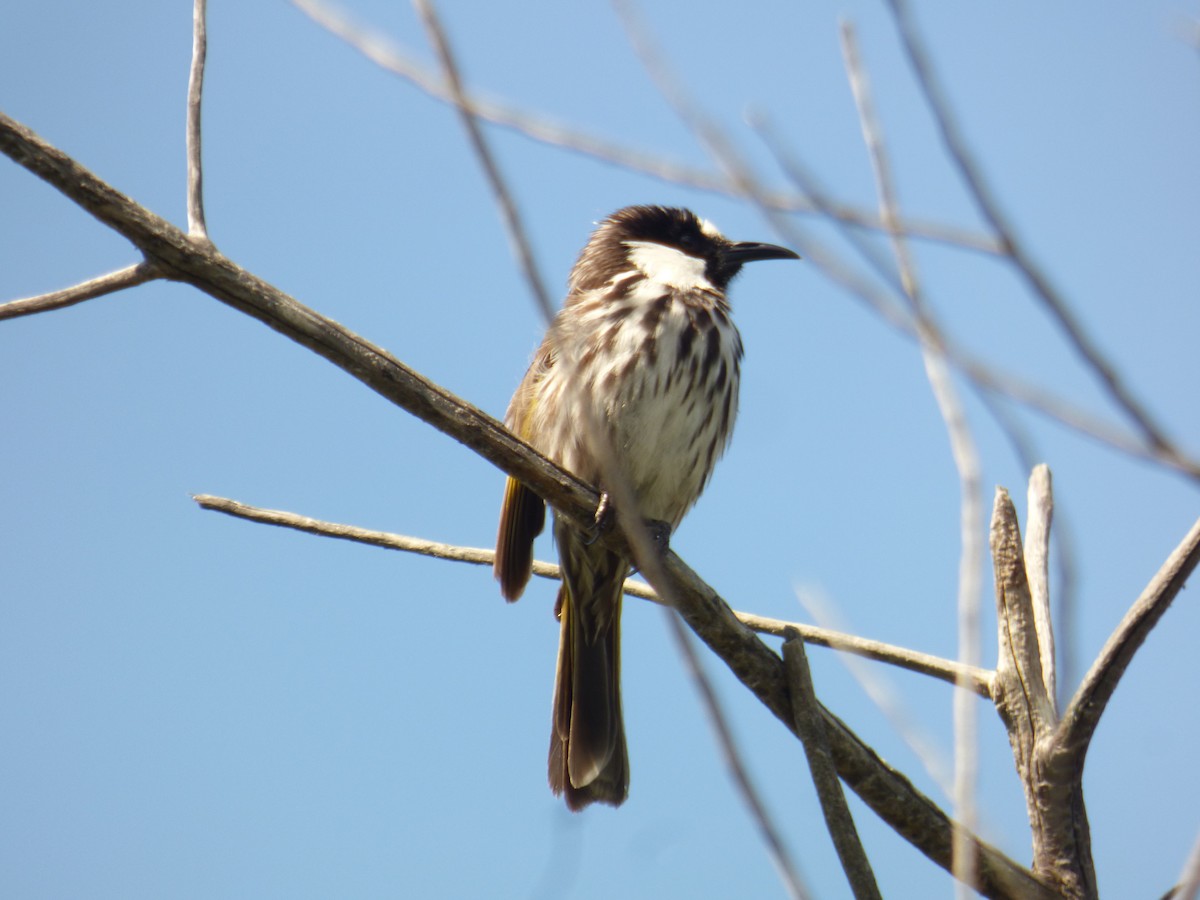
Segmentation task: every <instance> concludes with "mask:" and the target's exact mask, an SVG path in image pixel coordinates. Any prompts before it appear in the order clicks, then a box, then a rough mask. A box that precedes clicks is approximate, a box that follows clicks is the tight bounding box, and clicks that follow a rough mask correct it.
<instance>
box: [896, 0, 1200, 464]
mask: <svg viewBox="0 0 1200 900" xmlns="http://www.w3.org/2000/svg"><path fill="white" fill-rule="evenodd" d="M888 5H889V6H890V7H891V10H892V16H893V18H894V20H895V22H896V29H897V31H898V32H899V34H900V40H901V43H902V45H903V47H904V51H905V54H906V55H907V57H908V61H909V64H910V65H911V66H912V69H913V72H914V74H915V75H916V77H917V83H918V84H919V85H920V86H921V91H922V93H923V94H924V95H925V99H926V102H927V103H928V104H929V108H930V111H931V112H932V113H933V116H934V119H935V121H936V122H937V125H938V131H939V133H940V134H941V138H942V143H943V145H944V146H945V147H946V150H947V152H948V153H949V154H950V157H951V159H952V160H953V161H954V164H955V166H956V167H957V168H958V171H959V173H960V174H961V175H962V178H963V181H964V182H965V183H966V185H967V188H968V190H969V191H970V194H971V197H972V199H973V200H974V201H975V205H976V207H977V208H978V209H979V211H980V213H981V215H982V216H983V217H984V219H985V220H986V221H987V222H988V224H989V226H990V227H991V228H992V231H993V232H994V233H995V234H996V236H997V237H998V238H999V240H1000V244H1001V247H1002V248H1003V249H1004V251H1005V253H1006V254H1007V256H1008V257H1009V259H1011V260H1012V263H1013V266H1014V267H1015V268H1016V270H1017V272H1018V273H1020V275H1021V276H1022V278H1023V279H1024V280H1025V282H1026V284H1027V285H1028V286H1029V288H1030V290H1031V291H1032V293H1033V295H1034V296H1035V297H1037V298H1038V299H1039V300H1040V301H1041V303H1042V305H1043V306H1044V307H1045V308H1046V309H1047V310H1048V311H1049V312H1050V314H1051V317H1052V318H1053V319H1054V320H1055V321H1056V322H1057V323H1058V326H1059V328H1060V329H1061V330H1062V332H1063V334H1064V335H1066V337H1067V341H1068V343H1069V344H1070V345H1071V346H1072V347H1074V348H1075V352H1076V353H1078V354H1079V356H1080V357H1081V358H1082V359H1083V360H1084V362H1085V363H1087V365H1088V366H1089V367H1090V368H1091V369H1092V372H1093V373H1094V374H1095V375H1096V377H1097V378H1098V379H1099V380H1100V383H1101V384H1102V385H1103V386H1104V388H1105V389H1106V390H1107V392H1108V395H1109V397H1110V398H1111V399H1112V400H1113V402H1114V403H1116V405H1117V406H1118V407H1119V408H1120V409H1122V410H1123V411H1124V412H1125V414H1126V416H1128V417H1129V419H1130V420H1131V421H1132V422H1133V423H1134V425H1135V426H1136V427H1137V428H1138V430H1140V431H1141V433H1142V435H1143V437H1144V438H1145V439H1146V441H1147V443H1149V444H1150V446H1152V447H1154V448H1155V449H1156V450H1158V451H1160V452H1161V454H1162V455H1163V456H1165V457H1168V458H1170V457H1174V458H1176V459H1179V458H1182V454H1181V453H1180V452H1179V451H1178V450H1177V449H1176V448H1175V447H1174V445H1173V444H1172V443H1171V441H1170V440H1168V438H1167V436H1166V434H1165V433H1164V432H1163V430H1162V429H1161V427H1160V426H1159V425H1158V424H1157V423H1156V422H1155V421H1154V420H1153V418H1152V417H1151V416H1150V413H1149V411H1148V410H1147V409H1146V408H1145V406H1144V405H1143V404H1142V403H1141V401H1140V400H1138V399H1137V398H1136V397H1134V395H1133V392H1132V391H1131V390H1130V389H1129V388H1128V387H1126V385H1125V384H1124V383H1123V382H1122V381H1121V379H1120V377H1119V376H1118V375H1117V371H1116V368H1115V367H1114V366H1113V365H1112V363H1110V362H1109V361H1108V359H1107V358H1105V356H1104V354H1103V353H1102V352H1101V350H1100V348H1099V347H1098V346H1097V345H1096V343H1095V342H1094V341H1093V340H1092V339H1091V338H1090V337H1089V336H1088V335H1087V333H1086V332H1085V331H1084V329H1083V325H1082V323H1080V321H1079V320H1078V319H1077V318H1076V317H1075V314H1074V313H1073V312H1072V311H1071V309H1070V307H1069V306H1068V304H1067V302H1066V299H1065V298H1064V297H1063V296H1062V295H1061V293H1060V292H1059V291H1058V289H1057V288H1056V287H1055V286H1054V285H1053V284H1052V283H1051V281H1050V277H1049V276H1048V275H1047V274H1046V273H1045V272H1044V271H1043V270H1042V268H1041V267H1040V266H1039V265H1038V264H1037V263H1036V262H1035V261H1034V260H1033V258H1032V256H1031V255H1030V253H1029V252H1028V251H1027V250H1026V249H1025V246H1024V243H1023V242H1022V241H1021V240H1020V239H1019V238H1018V237H1017V233H1016V230H1015V229H1014V228H1013V226H1012V224H1011V223H1010V222H1009V220H1008V217H1007V216H1006V215H1005V214H1004V213H1003V212H1002V211H1001V209H1000V204H999V202H998V201H997V199H996V196H995V194H994V192H993V191H992V188H991V186H990V185H989V184H988V182H987V180H986V179H985V178H984V175H983V171H982V169H981V168H980V167H979V165H978V164H977V163H976V161H975V159H974V157H973V156H972V154H971V152H970V150H968V149H967V143H966V139H965V138H964V137H963V135H962V132H961V130H960V129H959V127H958V122H957V120H956V119H955V117H954V115H953V113H952V112H951V111H950V104H949V102H948V101H947V99H946V96H945V92H944V91H943V90H942V85H941V83H940V81H939V80H938V78H937V76H936V75H935V74H934V71H933V65H932V63H931V62H930V59H929V55H928V53H926V51H925V47H924V44H923V42H922V40H921V38H920V36H919V35H918V34H917V28H916V23H915V22H914V21H913V18H912V15H911V13H910V12H909V9H908V3H907V0H888Z"/></svg>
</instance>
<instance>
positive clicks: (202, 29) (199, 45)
mask: <svg viewBox="0 0 1200 900" xmlns="http://www.w3.org/2000/svg"><path fill="white" fill-rule="evenodd" d="M207 5H208V4H207V0H195V4H194V6H193V7H192V68H191V72H190V75H189V78H188V93H187V217H188V236H189V237H193V238H197V239H199V240H205V241H206V240H208V225H207V223H206V222H205V220H204V168H203V165H202V162H201V155H200V105H201V100H202V99H203V96H204V62H205V59H206V58H207V56H208V26H207V24H206V19H207Z"/></svg>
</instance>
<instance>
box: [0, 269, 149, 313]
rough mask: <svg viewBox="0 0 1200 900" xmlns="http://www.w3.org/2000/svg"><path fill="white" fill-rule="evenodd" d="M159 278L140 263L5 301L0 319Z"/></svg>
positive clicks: (74, 302) (60, 306)
mask: <svg viewBox="0 0 1200 900" xmlns="http://www.w3.org/2000/svg"><path fill="white" fill-rule="evenodd" d="M161 277H162V273H161V272H160V271H159V270H158V268H157V267H155V266H154V265H153V264H152V263H149V262H145V261H142V262H140V263H135V264H134V265H132V266H126V267H125V268H124V269H118V270H117V271H115V272H109V273H108V274H107V275H101V276H99V277H97V278H92V279H89V280H88V281H84V282H80V283H79V284H76V285H72V286H71V287H69V288H63V289H62V290H61V291H51V292H50V293H49V294H39V295H38V296H36V297H24V298H22V299H20V300H9V301H8V302H7V303H3V304H0V319H15V318H17V317H18V316H32V315H34V314H35V313H41V312H49V311H50V310H53V309H63V308H64V307H67V306H74V305H75V304H76V303H82V302H83V301H85V300H93V299H95V298H96V297H103V296H104V295H105V294H112V293H115V292H116V291H123V290H125V288H131V287H136V286H137V285H139V284H145V283H146V282H147V281H153V280H154V279H155V278H161Z"/></svg>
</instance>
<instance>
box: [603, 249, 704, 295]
mask: <svg viewBox="0 0 1200 900" xmlns="http://www.w3.org/2000/svg"><path fill="white" fill-rule="evenodd" d="M625 246H626V247H628V248H629V261H630V262H631V263H633V264H634V265H635V266H637V268H638V270H639V271H640V272H641V273H642V274H643V275H645V276H646V278H647V280H649V281H655V282H659V283H660V284H669V285H670V286H671V287H673V288H676V289H677V290H681V291H690V290H695V289H697V288H703V289H705V290H710V291H711V290H712V289H713V286H712V283H711V282H710V281H709V280H708V279H707V278H705V277H704V267H705V262H704V260H702V259H700V258H698V257H695V256H689V255H688V254H687V253H684V252H683V251H682V250H677V249H676V248H674V247H668V246H667V245H666V244H656V243H655V242H654V241H626V242H625Z"/></svg>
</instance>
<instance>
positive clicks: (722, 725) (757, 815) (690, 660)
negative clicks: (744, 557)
mask: <svg viewBox="0 0 1200 900" xmlns="http://www.w3.org/2000/svg"><path fill="white" fill-rule="evenodd" d="M666 616H667V619H668V621H669V625H670V628H671V635H672V636H673V637H674V638H675V645H676V647H678V649H679V654H680V656H682V657H683V660H684V664H685V667H686V668H687V670H688V674H689V675H691V677H692V682H693V684H694V685H695V687H696V692H697V693H698V694H699V695H700V698H701V701H702V703H703V705H704V709H705V711H706V712H707V713H708V719H709V722H710V724H711V725H712V728H713V732H714V733H715V734H716V738H717V745H718V746H719V747H720V748H721V756H722V757H723V758H724V760H725V765H726V766H727V767H728V769H729V772H730V774H731V775H732V776H733V782H734V784H735V785H736V786H737V789H738V793H739V794H740V795H741V797H742V802H744V803H745V804H746V806H747V807H748V808H749V809H750V815H751V818H753V819H754V823H755V824H756V825H757V826H758V830H759V832H760V833H761V834H762V838H763V842H764V843H765V844H766V845H767V851H768V852H769V853H770V854H771V861H772V862H774V863H775V868H776V869H777V870H778V872H779V877H780V878H781V879H783V884H784V887H785V888H787V892H788V895H789V896H790V897H793V898H796V900H805V898H808V897H811V896H812V892H811V891H809V889H808V887H807V886H806V885H805V883H804V879H803V877H801V875H800V870H799V869H798V868H797V867H796V864H795V862H794V861H793V860H792V857H791V854H790V853H789V852H788V849H787V846H786V845H785V844H784V842H783V837H782V835H781V834H780V833H779V829H778V828H777V827H776V826H775V823H774V822H773V821H772V819H771V815H770V813H769V812H768V811H767V807H766V804H764V803H763V801H762V798H761V797H760V796H759V793H758V789H757V788H755V786H754V782H752V781H751V780H750V773H749V772H748V771H747V769H746V767H745V765H743V764H742V754H741V751H740V750H739V749H738V745H737V741H736V740H735V739H734V736H733V730H732V729H731V728H730V727H729V721H728V719H727V718H726V716H725V712H724V710H723V709H722V708H721V703H720V701H719V700H718V699H717V693H716V691H714V690H713V686H712V682H711V681H709V678H708V676H707V675H706V674H705V672H704V668H703V667H702V665H701V663H700V659H699V657H698V656H697V654H696V648H695V647H694V646H693V644H692V636H691V634H689V633H688V630H687V627H686V626H685V625H684V624H683V620H682V619H680V618H679V616H677V615H676V614H675V611H674V610H670V609H668V610H667V611H666ZM830 765H832V763H831V764H830ZM834 780H835V781H836V780H837V776H836V774H835V775H834ZM852 824H853V823H852Z"/></svg>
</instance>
